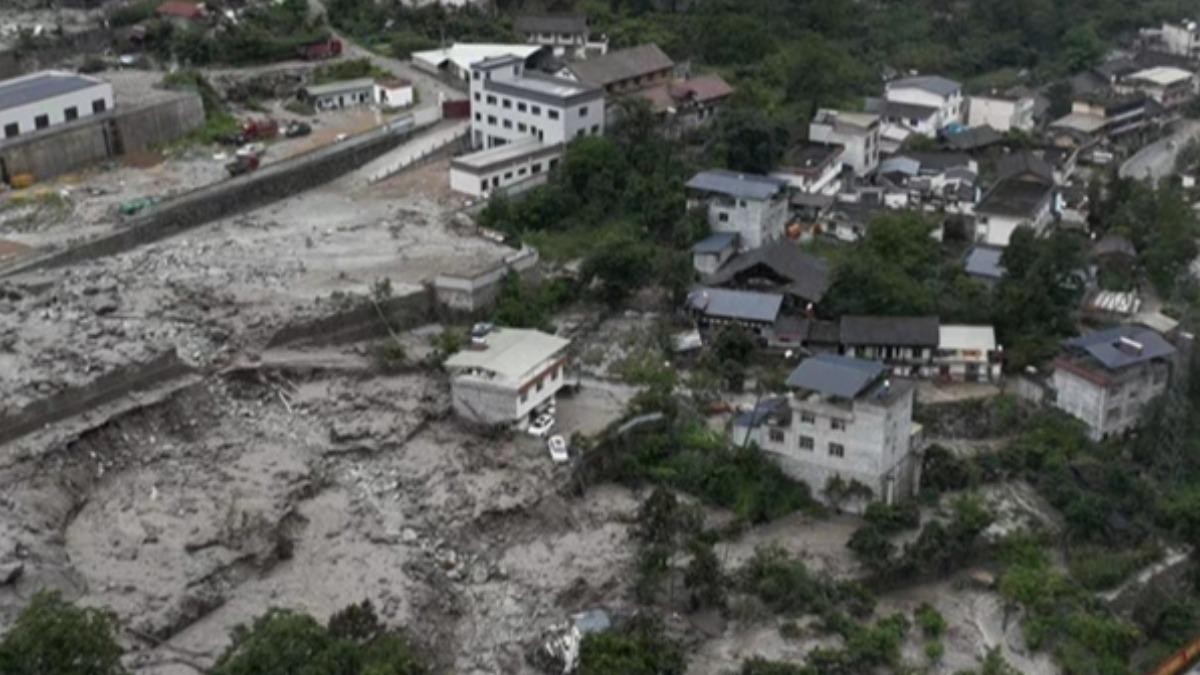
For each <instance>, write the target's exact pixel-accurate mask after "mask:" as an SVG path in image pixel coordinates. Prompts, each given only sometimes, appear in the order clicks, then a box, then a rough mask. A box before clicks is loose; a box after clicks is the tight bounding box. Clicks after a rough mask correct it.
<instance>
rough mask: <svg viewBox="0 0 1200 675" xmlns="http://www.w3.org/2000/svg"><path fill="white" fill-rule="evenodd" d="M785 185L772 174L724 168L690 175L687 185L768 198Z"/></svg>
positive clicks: (748, 197)
mask: <svg viewBox="0 0 1200 675" xmlns="http://www.w3.org/2000/svg"><path fill="white" fill-rule="evenodd" d="M786 186H787V181H784V180H780V179H778V178H775V177H773V176H762V175H759V174H753V173H737V172H735V171H726V170H724V169H712V170H709V171H701V172H700V173H698V174H696V175H695V176H692V179H691V180H689V181H688V182H687V187H689V188H691V189H693V190H703V191H704V192H716V193H719V194H724V195H729V196H730V197H740V198H743V199H770V198H772V197H774V196H775V195H777V194H779V192H780V191H782V190H783V189H784V188H785V187H786Z"/></svg>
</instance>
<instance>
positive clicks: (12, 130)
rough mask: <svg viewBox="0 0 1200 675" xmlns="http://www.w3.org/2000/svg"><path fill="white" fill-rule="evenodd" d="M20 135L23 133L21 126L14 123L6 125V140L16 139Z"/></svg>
mask: <svg viewBox="0 0 1200 675" xmlns="http://www.w3.org/2000/svg"><path fill="white" fill-rule="evenodd" d="M20 133H21V126H20V125H19V124H18V123H16V122H13V123H12V124H5V125H4V137H5V138H16V136H17V135H18V134H20Z"/></svg>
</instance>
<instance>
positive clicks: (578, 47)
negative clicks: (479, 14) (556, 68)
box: [513, 14, 608, 58]
mask: <svg viewBox="0 0 1200 675" xmlns="http://www.w3.org/2000/svg"><path fill="white" fill-rule="evenodd" d="M513 30H515V31H516V32H517V33H519V34H520V35H521V37H524V38H525V41H526V42H529V43H531V44H536V45H542V46H543V47H549V48H550V49H551V50H552V51H553V52H554V55H555V56H558V57H564V56H567V57H571V58H587V57H588V56H602V55H604V54H605V53H607V52H608V39H607V38H604V37H601V38H600V39H598V40H592V31H591V28H590V27H589V26H588V20H587V16H585V15H583V14H523V15H521V16H518V17H517V19H516V21H514V22H513Z"/></svg>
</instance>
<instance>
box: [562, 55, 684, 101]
mask: <svg viewBox="0 0 1200 675" xmlns="http://www.w3.org/2000/svg"><path fill="white" fill-rule="evenodd" d="M674 72H675V62H674V61H672V60H671V57H669V56H667V55H666V54H665V53H664V52H663V50H661V49H659V48H658V45H654V44H647V45H640V46H637V47H630V48H628V49H618V50H617V51H615V52H609V53H607V54H605V55H604V56H597V57H595V58H590V59H587V60H585V61H575V62H573V63H568V64H567V66H566V74H567V75H568V76H569V77H571V78H573V79H576V80H579V81H580V82H586V83H587V84H590V85H594V86H597V87H602V88H603V89H604V92H605V93H606V94H607V95H608V96H610V97H612V96H619V95H621V94H628V93H632V92H636V91H641V90H643V89H649V88H650V87H655V86H658V85H661V84H667V83H669V82H670V81H671V80H672V79H673V77H674Z"/></svg>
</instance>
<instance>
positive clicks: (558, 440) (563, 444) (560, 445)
mask: <svg viewBox="0 0 1200 675" xmlns="http://www.w3.org/2000/svg"><path fill="white" fill-rule="evenodd" d="M546 449H548V450H549V451H550V460H551V461H552V462H554V463H555V464H566V463H567V462H569V461H571V455H570V453H569V452H567V439H565V438H563V437H562V436H561V435H559V434H555V435H553V436H551V437H550V438H549V440H547V441H546Z"/></svg>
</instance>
